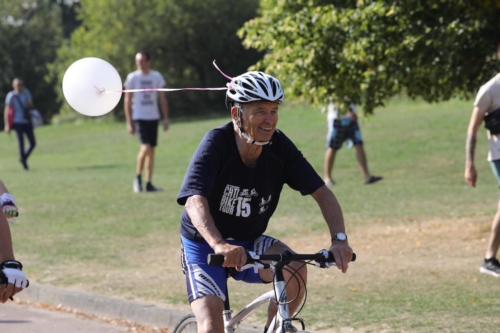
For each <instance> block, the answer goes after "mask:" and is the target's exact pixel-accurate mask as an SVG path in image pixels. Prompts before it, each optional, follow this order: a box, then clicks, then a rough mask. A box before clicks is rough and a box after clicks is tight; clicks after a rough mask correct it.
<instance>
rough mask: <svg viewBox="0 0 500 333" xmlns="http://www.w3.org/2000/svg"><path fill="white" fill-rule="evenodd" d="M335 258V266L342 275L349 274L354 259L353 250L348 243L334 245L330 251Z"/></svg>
mask: <svg viewBox="0 0 500 333" xmlns="http://www.w3.org/2000/svg"><path fill="white" fill-rule="evenodd" d="M329 251H330V252H331V253H332V254H333V257H334V258H335V264H336V266H337V268H338V269H340V270H341V271H342V273H345V272H347V268H349V262H350V261H351V258H352V253H353V251H352V249H351V247H350V246H349V245H347V244H346V243H344V242H342V243H340V242H339V243H334V244H333V245H332V246H331V247H330V250H329Z"/></svg>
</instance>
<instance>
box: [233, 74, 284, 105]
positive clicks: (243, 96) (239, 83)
mask: <svg viewBox="0 0 500 333" xmlns="http://www.w3.org/2000/svg"><path fill="white" fill-rule="evenodd" d="M227 86H228V89H227V93H226V106H227V107H228V108H229V107H230V104H231V103H232V102H238V103H249V102H254V101H269V102H278V104H281V103H282V102H283V100H284V99H285V93H284V92H283V89H282V88H281V83H280V81H278V79H276V78H274V77H272V76H271V75H268V74H266V73H263V72H256V71H254V72H247V73H245V74H241V75H240V76H237V77H235V78H233V79H232V80H231V82H230V83H228V84H227Z"/></svg>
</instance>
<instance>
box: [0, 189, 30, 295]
mask: <svg viewBox="0 0 500 333" xmlns="http://www.w3.org/2000/svg"><path fill="white" fill-rule="evenodd" d="M0 207H1V209H0V302H1V303H5V302H7V300H9V298H10V299H12V296H14V295H15V294H17V293H19V292H21V291H22V290H23V289H24V288H27V287H28V286H29V282H28V280H27V279H26V275H25V274H24V272H23V271H22V269H23V265H22V264H21V263H20V262H19V261H17V260H15V258H14V250H13V248H12V237H11V233H10V228H9V223H8V222H7V218H12V217H16V216H17V215H18V211H17V207H16V205H15V204H14V197H13V196H12V195H11V194H10V193H9V191H8V190H7V188H6V187H5V184H4V183H3V182H2V181H1V180H0Z"/></svg>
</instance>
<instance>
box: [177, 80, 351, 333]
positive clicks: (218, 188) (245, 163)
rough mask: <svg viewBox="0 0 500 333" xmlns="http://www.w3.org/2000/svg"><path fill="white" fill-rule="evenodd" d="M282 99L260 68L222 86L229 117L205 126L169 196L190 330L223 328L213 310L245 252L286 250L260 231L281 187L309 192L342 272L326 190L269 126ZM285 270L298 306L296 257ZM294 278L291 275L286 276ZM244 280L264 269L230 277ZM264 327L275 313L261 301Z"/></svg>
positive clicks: (263, 276)
mask: <svg viewBox="0 0 500 333" xmlns="http://www.w3.org/2000/svg"><path fill="white" fill-rule="evenodd" d="M283 100H284V93H283V90H282V88H281V84H280V82H279V81H278V80H277V79H276V78H274V77H272V76H270V75H267V74H265V73H262V72H247V73H245V74H242V75H240V76H238V77H235V78H233V79H232V80H231V82H230V83H229V84H228V90H227V93H226V106H227V107H228V108H229V109H230V110H231V118H232V121H231V122H229V123H227V124H225V125H222V126H220V127H218V128H215V129H213V130H211V131H209V132H208V133H207V134H206V135H205V137H204V138H203V139H202V141H201V142H200V144H199V146H198V148H197V149H196V151H195V153H194V155H193V157H192V159H191V162H190V164H189V167H188V169H187V171H186V175H185V177H184V182H183V184H182V187H181V189H180V191H179V194H178V198H177V202H178V203H179V204H181V205H185V209H184V212H183V214H182V217H181V242H182V258H181V261H182V268H183V271H184V274H185V275H186V285H187V292H188V299H189V302H190V304H191V308H192V310H193V312H194V314H195V316H196V318H197V321H198V332H221V333H222V332H224V324H223V320H222V316H221V313H222V311H223V309H224V300H225V297H226V296H225V295H226V278H227V271H226V268H228V267H236V268H237V269H238V268H239V267H241V266H242V265H244V263H245V261H246V252H245V251H253V252H255V253H257V254H279V253H283V252H284V251H286V250H290V248H289V247H288V246H287V245H285V244H284V243H282V242H280V241H279V240H277V239H275V238H272V237H269V236H266V235H264V232H265V230H266V228H267V225H268V222H269V219H270V218H271V216H272V215H273V213H274V211H275V209H276V207H277V205H278V201H279V197H280V194H281V191H282V189H283V185H284V184H287V185H288V186H290V187H291V188H292V189H294V190H296V191H300V193H301V194H302V195H308V194H310V195H311V196H312V197H313V198H314V199H315V200H316V202H317V203H318V206H319V208H320V210H321V212H322V214H323V217H324V219H325V221H326V224H327V225H328V229H329V232H330V234H331V244H328V248H329V250H330V251H331V252H332V253H333V255H334V258H335V262H336V264H337V267H338V268H339V269H340V270H342V272H344V273H345V272H346V271H347V268H348V263H349V261H350V260H351V256H352V249H351V248H350V247H349V244H348V240H347V236H346V234H345V226H344V219H343V216H342V211H341V209H340V205H339V203H338V201H337V199H336V198H335V196H334V194H333V193H332V192H331V190H330V189H328V187H326V186H325V183H324V181H323V180H322V179H321V177H320V176H319V175H318V174H317V173H316V172H315V171H314V169H313V168H312V166H311V165H310V164H309V162H308V161H307V160H306V159H305V158H304V156H303V155H302V153H301V152H300V151H299V150H298V149H297V147H296V146H295V145H294V144H293V143H292V141H291V140H290V139H289V138H288V137H287V136H286V135H285V134H284V133H283V132H282V131H280V130H278V129H277V128H276V125H277V122H278V108H279V105H280V104H281V103H282V102H283ZM209 253H217V254H221V255H223V256H224V259H225V260H224V264H223V266H222V267H214V266H209V265H208V264H207V255H208V254H209ZM289 265H290V269H289V270H285V272H284V273H285V280H287V281H288V280H290V281H289V283H287V286H286V291H287V294H288V295H298V296H297V297H295V298H294V299H293V300H292V301H291V303H290V304H289V306H290V312H291V313H294V312H295V311H296V310H297V308H298V306H299V305H300V303H301V301H302V297H303V292H304V290H305V288H304V287H305V286H304V285H303V284H304V283H305V282H306V281H307V279H306V275H307V269H306V266H305V265H302V264H301V263H299V262H292V263H290V264H289ZM296 272H297V273H298V274H300V275H301V277H302V279H300V278H298V279H297V278H294V279H291V276H292V275H293V274H296ZM231 276H232V277H233V278H234V279H236V280H242V281H245V282H249V283H270V282H271V281H272V280H273V276H272V272H271V271H270V270H269V269H261V270H258V271H255V270H252V269H250V270H244V271H239V272H236V273H235V274H232V275H231ZM268 312H269V315H268V321H267V324H266V326H268V325H269V324H270V322H271V320H272V318H273V317H274V315H275V314H276V304H275V303H271V304H270V306H269V311H268Z"/></svg>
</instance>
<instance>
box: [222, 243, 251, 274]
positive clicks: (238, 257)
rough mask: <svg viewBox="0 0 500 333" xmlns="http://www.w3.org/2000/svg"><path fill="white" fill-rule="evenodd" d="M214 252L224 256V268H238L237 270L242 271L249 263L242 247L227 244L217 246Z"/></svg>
mask: <svg viewBox="0 0 500 333" xmlns="http://www.w3.org/2000/svg"><path fill="white" fill-rule="evenodd" d="M214 251H215V253H217V254H221V255H223V256H224V263H223V264H222V267H236V269H237V270H240V269H241V266H243V265H245V262H246V261H247V254H246V252H245V249H244V248H243V247H241V246H236V245H231V244H228V243H225V244H220V245H216V246H215V247H214Z"/></svg>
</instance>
